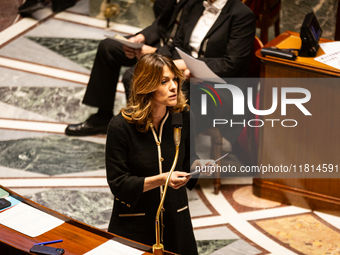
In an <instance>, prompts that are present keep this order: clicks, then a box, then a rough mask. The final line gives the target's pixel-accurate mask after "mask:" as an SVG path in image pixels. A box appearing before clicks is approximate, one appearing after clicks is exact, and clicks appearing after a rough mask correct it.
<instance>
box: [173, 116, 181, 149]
mask: <svg viewBox="0 0 340 255" xmlns="http://www.w3.org/2000/svg"><path fill="white" fill-rule="evenodd" d="M182 126H183V118H182V113H179V112H178V113H173V114H172V127H173V128H174V142H175V145H176V146H179V144H180V142H181V129H182Z"/></svg>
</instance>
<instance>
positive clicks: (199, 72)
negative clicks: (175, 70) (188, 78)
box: [176, 47, 226, 83]
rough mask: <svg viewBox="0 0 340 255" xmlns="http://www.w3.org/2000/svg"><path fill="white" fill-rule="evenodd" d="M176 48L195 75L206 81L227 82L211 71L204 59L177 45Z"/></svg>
mask: <svg viewBox="0 0 340 255" xmlns="http://www.w3.org/2000/svg"><path fill="white" fill-rule="evenodd" d="M176 50H177V52H178V54H179V55H180V56H181V58H182V59H183V60H184V62H185V64H186V66H187V68H188V69H189V70H190V72H191V74H192V75H193V76H194V77H196V78H199V79H202V80H204V81H210V82H216V83H226V82H225V81H224V80H223V79H221V78H220V77H219V76H217V75H216V74H215V73H214V72H213V71H211V69H210V68H209V67H208V66H207V64H206V63H204V62H203V61H201V60H198V59H195V58H193V57H192V56H190V55H188V54H186V53H185V52H184V51H182V50H180V49H179V48H177V47H176Z"/></svg>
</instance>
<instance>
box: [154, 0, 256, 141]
mask: <svg viewBox="0 0 340 255" xmlns="http://www.w3.org/2000/svg"><path fill="white" fill-rule="evenodd" d="M255 32H256V21H255V15H254V14H253V12H252V11H251V10H250V9H249V8H248V7H247V6H246V5H245V4H243V3H242V1H240V0H208V1H202V0H194V1H192V2H189V3H188V4H187V6H186V8H185V12H184V11H183V20H182V21H181V24H180V26H179V28H178V32H177V34H176V37H175V38H174V41H173V44H171V45H166V46H164V47H162V48H161V49H159V52H160V53H163V54H166V55H170V56H172V58H173V59H175V60H174V62H175V64H176V66H177V67H178V68H179V69H180V70H183V71H184V73H185V75H186V76H187V78H189V77H190V70H188V69H187V67H186V65H185V63H184V61H183V60H182V59H180V56H179V54H178V52H177V51H176V49H175V47H178V48H180V49H181V50H183V51H184V52H186V53H187V54H189V55H191V56H193V57H195V58H197V59H199V60H201V61H203V62H205V63H206V64H207V66H208V67H209V68H210V69H211V70H212V71H213V72H214V73H215V74H216V75H218V76H219V77H221V78H231V77H232V78H239V77H247V76H248V72H249V67H250V60H251V54H252V48H253V42H254V39H255ZM207 78H208V77H207ZM185 86H187V87H185V88H184V89H185V90H186V91H187V92H188V91H190V87H189V85H188V83H187V84H186V85H185ZM240 89H241V90H242V91H243V92H245V91H246V89H247V84H241V86H240ZM195 93H198V92H197V91H196V90H195ZM225 96H227V97H226V98H222V101H223V107H219V108H218V110H216V111H221V113H222V114H219V115H222V116H223V118H225V119H231V118H233V117H234V116H233V115H232V102H233V100H232V97H231V94H230V95H229V94H228V95H225ZM188 98H189V97H188ZM195 103H197V104H198V103H200V102H190V105H192V107H193V108H196V107H195V106H196V105H194V104H195ZM207 115H209V117H210V118H214V116H212V114H210V113H209V112H208V114H207ZM242 118H243V116H242ZM200 119H201V118H196V120H197V121H198V120H200ZM207 124H208V122H206V121H204V123H197V124H196V128H197V130H196V131H197V134H199V133H201V132H203V131H204V130H205V128H206V127H207ZM220 126H221V125H220ZM225 126H226V125H225ZM221 128H222V127H221ZM242 129H243V125H236V126H235V125H234V126H233V127H228V128H226V127H223V130H220V131H221V134H222V135H223V137H225V138H226V139H227V140H228V141H229V142H230V143H232V144H234V143H235V142H236V140H237V138H238V136H239V134H240V133H241V132H242Z"/></svg>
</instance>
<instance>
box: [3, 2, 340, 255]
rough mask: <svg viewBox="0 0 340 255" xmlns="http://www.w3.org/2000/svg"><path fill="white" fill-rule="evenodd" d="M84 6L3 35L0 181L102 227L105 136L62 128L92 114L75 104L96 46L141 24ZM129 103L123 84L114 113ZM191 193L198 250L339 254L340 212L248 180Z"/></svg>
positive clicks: (26, 21)
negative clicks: (266, 196) (263, 190)
mask: <svg viewBox="0 0 340 255" xmlns="http://www.w3.org/2000/svg"><path fill="white" fill-rule="evenodd" d="M286 2H287V1H286ZM16 3H17V6H18V5H20V4H19V3H20V1H16ZM84 6H85V7H84ZM86 6H88V1H86V0H81V1H79V2H78V3H77V5H76V6H74V7H72V8H70V9H69V10H66V11H64V12H61V13H58V14H53V13H52V12H51V10H50V9H49V7H47V8H45V9H43V10H40V11H37V12H36V13H34V15H33V18H28V17H27V18H21V17H17V18H15V19H14V20H13V24H12V25H10V26H8V28H7V29H5V30H2V31H1V32H0V184H1V185H3V186H5V187H8V188H10V189H12V190H13V191H15V192H17V193H19V194H21V195H23V196H25V197H27V198H29V199H32V200H34V201H36V202H38V203H40V204H42V205H44V206H47V207H49V208H51V209H53V210H56V211H58V212H60V213H63V214H65V215H67V216H70V217H72V218H74V219H77V220H79V221H82V222H85V223H87V224H90V225H93V226H95V227H97V228H100V229H103V230H106V229H107V226H108V221H109V219H110V215H111V209H112V208H111V207H112V201H113V197H112V195H111V192H110V190H109V188H108V185H107V182H106V178H105V165H104V146H105V139H106V137H105V136H91V137H81V138H74V137H67V136H65V135H64V129H65V127H66V125H67V123H77V122H79V121H82V120H85V119H86V118H87V117H88V116H89V114H91V113H93V112H95V111H96V109H93V108H91V107H86V106H84V105H82V104H81V100H82V97H83V95H84V92H85V88H86V84H87V81H88V79H89V74H90V70H91V67H92V63H93V59H94V56H95V53H96V47H97V45H98V42H99V41H100V40H102V39H104V38H105V36H106V35H110V36H112V35H115V34H116V33H119V34H123V35H125V34H134V33H135V32H136V31H138V30H139V28H138V27H134V26H131V25H130V24H118V23H114V22H111V24H110V27H109V28H106V22H105V21H104V20H100V19H97V18H94V17H90V16H89V15H88V14H87V12H86ZM0 7H1V6H0ZM125 103H126V102H125V94H124V88H123V86H122V84H119V86H118V93H117V96H116V102H115V106H116V107H115V111H116V113H117V111H118V110H119V108H120V107H122V106H124V105H125ZM201 138H202V137H201ZM202 139H204V137H203V138H202ZM226 149H227V150H228V148H226ZM231 159H232V161H233V164H241V162H239V161H238V160H237V158H236V157H235V156H233V155H231ZM188 196H189V206H190V211H191V215H192V223H193V226H194V232H195V236H196V240H197V244H198V248H199V254H200V255H208V254H213V255H217V254H232V255H248V254H249V255H251V254H263V255H264V254H272V255H293V254H313V255H314V254H315V255H316V254H320V255H321V254H340V246H339V243H340V218H339V217H336V216H333V215H329V214H325V213H321V212H317V211H310V210H307V209H303V208H298V207H295V206H290V205H284V204H279V203H275V202H272V201H267V200H263V199H259V198H257V197H255V196H254V195H252V179H251V178H244V177H243V178H229V179H226V178H225V179H222V186H221V192H220V193H219V194H218V195H215V194H213V185H212V180H211V179H201V180H199V185H197V187H196V188H195V189H194V190H193V191H190V192H188Z"/></svg>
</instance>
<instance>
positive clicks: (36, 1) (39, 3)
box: [18, 0, 46, 14]
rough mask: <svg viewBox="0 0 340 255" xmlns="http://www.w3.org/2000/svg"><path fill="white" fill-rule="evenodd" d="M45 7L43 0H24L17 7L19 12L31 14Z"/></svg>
mask: <svg viewBox="0 0 340 255" xmlns="http://www.w3.org/2000/svg"><path fill="white" fill-rule="evenodd" d="M45 7H46V3H45V1H44V0H26V2H25V3H24V4H22V5H21V6H20V7H19V9H18V11H19V13H21V14H31V13H33V12H35V11H37V10H40V9H43V8H45Z"/></svg>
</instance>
